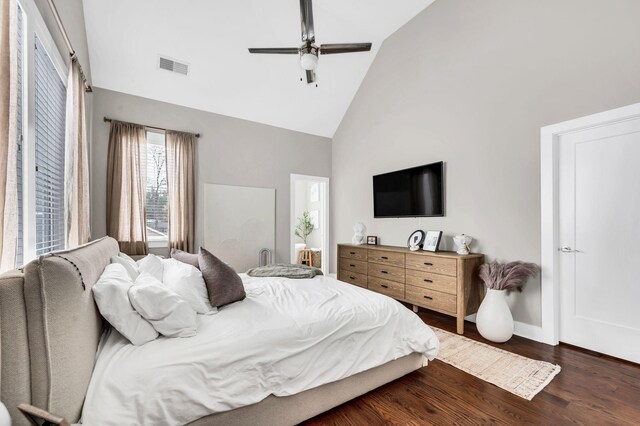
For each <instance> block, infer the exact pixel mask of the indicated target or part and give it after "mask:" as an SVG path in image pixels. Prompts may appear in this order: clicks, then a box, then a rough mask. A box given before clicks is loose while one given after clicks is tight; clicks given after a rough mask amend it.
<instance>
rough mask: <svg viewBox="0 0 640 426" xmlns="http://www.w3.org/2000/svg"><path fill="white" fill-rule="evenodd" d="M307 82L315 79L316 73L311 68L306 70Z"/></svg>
mask: <svg viewBox="0 0 640 426" xmlns="http://www.w3.org/2000/svg"><path fill="white" fill-rule="evenodd" d="M305 72H306V74H307V84H311V83H313V82H315V81H316V73H315V71H313V70H306V71H305Z"/></svg>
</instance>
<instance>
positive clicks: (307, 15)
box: [249, 0, 371, 84]
mask: <svg viewBox="0 0 640 426" xmlns="http://www.w3.org/2000/svg"><path fill="white" fill-rule="evenodd" d="M300 24H301V29H302V46H300V47H269V48H254V47H250V48H249V52H250V53H267V54H280V55H300V66H301V67H302V69H304V70H305V73H306V76H307V84H311V83H313V82H315V81H316V72H315V70H316V66H317V65H318V54H321V55H331V54H334V53H351V52H368V51H369V50H371V43H339V44H321V45H320V47H318V46H317V45H316V44H315V41H316V35H315V32H314V29H313V8H312V6H311V0H300ZM301 80H302V79H301Z"/></svg>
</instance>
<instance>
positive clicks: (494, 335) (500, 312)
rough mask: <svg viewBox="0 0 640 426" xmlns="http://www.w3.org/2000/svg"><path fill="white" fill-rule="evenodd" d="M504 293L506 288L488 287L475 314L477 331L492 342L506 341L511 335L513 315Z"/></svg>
mask: <svg viewBox="0 0 640 426" xmlns="http://www.w3.org/2000/svg"><path fill="white" fill-rule="evenodd" d="M506 295H507V291H506V290H492V289H489V290H488V291H487V295H486V296H485V297H484V300H483V301H482V303H481V304H480V308H479V309H478V313H477V315H476V327H478V332H479V333H480V334H481V335H482V337H484V338H485V339H487V340H491V341H492V342H497V343H502V342H506V341H507V340H509V339H511V336H513V315H511V310H510V309H509V305H508V304H507V298H506Z"/></svg>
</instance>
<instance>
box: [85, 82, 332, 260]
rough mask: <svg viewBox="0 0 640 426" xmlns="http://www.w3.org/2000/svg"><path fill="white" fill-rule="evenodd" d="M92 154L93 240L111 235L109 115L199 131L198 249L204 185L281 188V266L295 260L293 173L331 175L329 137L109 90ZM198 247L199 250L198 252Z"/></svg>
mask: <svg viewBox="0 0 640 426" xmlns="http://www.w3.org/2000/svg"><path fill="white" fill-rule="evenodd" d="M94 97H95V102H94V112H93V118H94V126H93V151H92V160H93V164H92V170H91V174H92V187H91V190H92V191H91V208H92V218H91V219H92V220H91V223H92V236H93V237H94V238H98V237H100V236H102V235H105V234H106V176H107V147H108V142H109V125H108V123H104V122H103V117H104V116H107V117H110V118H115V119H119V120H123V121H131V122H135V123H143V124H149V125H155V126H162V127H166V128H171V129H176V130H185V131H190V132H199V133H201V134H202V136H201V137H200V139H198V142H197V145H196V189H197V192H196V201H195V203H196V224H195V233H196V245H199V244H201V243H202V241H203V232H204V231H203V214H204V213H203V202H202V197H203V190H204V189H203V188H204V183H205V182H206V183H219V184H224V185H238V186H253V187H262V188H275V189H276V253H275V256H274V260H275V261H276V262H282V263H288V262H289V256H290V235H291V234H290V232H293V225H291V224H290V223H289V222H290V201H289V191H290V180H289V176H290V174H291V173H298V174H305V175H316V176H330V175H331V141H330V140H329V139H327V138H323V137H319V136H312V135H308V134H304V133H299V132H294V131H291V130H285V129H281V128H277V127H272V126H267V125H264V124H259V123H255V122H251V121H246V120H240V119H236V118H231V117H226V116H223V115H218V114H212V113H208V112H204V111H200V110H196V109H191V108H186V107H182V106H178V105H173V104H168V103H164V102H159V101H154V100H151V99H146V98H141V97H137V96H132V95H127V94H123V93H119V92H113V91H110V90H104V89H99V88H96V89H95V94H94ZM196 248H197V247H196Z"/></svg>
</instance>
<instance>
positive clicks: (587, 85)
mask: <svg viewBox="0 0 640 426" xmlns="http://www.w3.org/2000/svg"><path fill="white" fill-rule="evenodd" d="M638 16H640V2H638V1H635V0H616V1H606V2H605V1H599V0H562V1H558V0H536V1H512V0H484V1H476V0H437V1H436V2H435V3H434V4H433V5H431V6H429V7H428V8H427V9H425V10H424V11H423V12H422V13H420V14H419V15H418V16H417V17H415V18H414V19H413V20H412V21H410V22H409V23H408V24H407V25H405V26H404V27H402V28H401V29H400V30H398V31H397V32H396V33H395V34H393V35H392V36H391V37H389V38H388V39H387V40H386V41H385V42H384V44H383V46H382V47H381V50H380V52H379V53H378V55H377V57H376V59H375V61H374V63H373V64H372V66H371V68H370V69H369V72H368V74H367V76H366V78H365V79H364V81H363V83H362V86H361V87H360V89H359V91H358V93H357V95H356V97H355V98H354V100H353V102H352V104H351V106H350V108H349V110H348V112H347V114H346V116H345V118H344V119H343V121H342V123H341V125H340V127H339V129H338V131H337V133H336V135H335V136H334V139H333V153H332V155H333V165H332V167H333V170H332V172H333V174H332V188H333V190H332V200H331V206H332V218H331V220H332V222H331V223H332V246H334V247H335V244H337V243H340V242H348V241H350V240H351V235H352V230H351V228H352V226H353V223H354V222H355V221H363V222H364V223H365V224H366V225H367V228H368V234H371V235H378V236H380V237H381V239H382V243H383V244H392V245H404V244H406V240H407V237H408V235H409V234H410V233H411V232H412V231H413V230H415V229H418V228H421V229H425V230H428V229H440V230H443V231H444V232H445V236H446V237H447V238H445V241H444V243H445V246H446V247H449V248H452V245H453V244H452V241H451V236H452V235H455V234H457V233H462V232H464V233H466V234H469V235H471V236H473V237H474V238H476V239H477V241H476V242H474V243H473V245H472V249H473V250H474V251H479V252H483V253H485V254H487V256H488V258H489V259H495V258H498V259H501V260H505V261H511V260H518V259H519V260H525V261H533V262H536V263H539V262H540V184H539V180H540V160H539V145H540V127H541V126H544V125H548V124H552V123H557V122H560V121H564V120H568V119H571V118H575V117H580V116H584V115H588V114H591V113H595V112H598V111H603V110H607V109H611V108H616V107H620V106H623V105H627V104H631V103H635V102H638V101H640V78H639V77H638V76H640V55H639V54H638V52H640V25H638V22H637V21H638V20H637V17H638ZM440 160H443V161H445V162H446V217H444V218H423V219H375V220H374V219H373V200H372V182H371V177H372V175H374V174H378V173H382V172H388V171H393V170H396V169H402V168H406V167H410V166H417V165H421V164H425V163H430V162H433V161H440ZM335 267H336V266H335V257H334V259H332V270H333V271H335ZM512 303H513V311H514V317H515V319H516V320H519V321H522V322H526V323H529V324H534V325H539V324H540V316H541V312H540V284H539V280H535V281H532V282H530V283H528V286H527V288H526V290H525V292H524V293H522V294H516V295H514V299H513V301H512Z"/></svg>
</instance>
